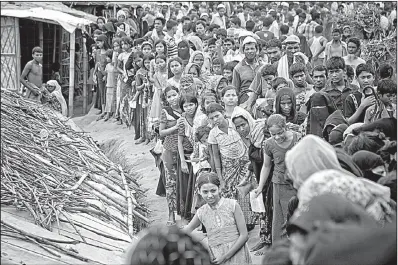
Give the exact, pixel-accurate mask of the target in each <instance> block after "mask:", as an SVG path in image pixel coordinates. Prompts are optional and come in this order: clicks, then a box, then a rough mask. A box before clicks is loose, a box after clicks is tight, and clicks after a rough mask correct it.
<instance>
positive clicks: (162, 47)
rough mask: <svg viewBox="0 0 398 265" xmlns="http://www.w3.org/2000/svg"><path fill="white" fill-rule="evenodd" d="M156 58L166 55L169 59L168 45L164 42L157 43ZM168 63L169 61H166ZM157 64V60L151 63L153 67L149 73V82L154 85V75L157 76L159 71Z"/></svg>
mask: <svg viewBox="0 0 398 265" xmlns="http://www.w3.org/2000/svg"><path fill="white" fill-rule="evenodd" d="M154 47H155V58H156V56H158V55H164V56H166V58H167V44H166V42H165V41H164V40H158V41H156V42H155V45H154ZM166 62H167V60H166ZM156 67H157V64H156V62H155V60H152V61H151V65H150V71H149V80H150V81H151V82H152V83H153V82H154V80H153V75H154V74H155V72H156V71H157V69H156Z"/></svg>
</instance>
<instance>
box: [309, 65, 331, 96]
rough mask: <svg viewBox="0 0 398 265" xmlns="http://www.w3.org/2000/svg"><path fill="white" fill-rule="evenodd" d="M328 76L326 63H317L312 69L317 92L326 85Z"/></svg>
mask: <svg viewBox="0 0 398 265" xmlns="http://www.w3.org/2000/svg"><path fill="white" fill-rule="evenodd" d="M327 78H328V70H327V69H326V67H325V66H324V65H317V66H315V67H314V69H313V70H312V80H313V81H314V89H315V91H316V92H319V91H321V90H322V89H324V88H325V86H326V80H327Z"/></svg>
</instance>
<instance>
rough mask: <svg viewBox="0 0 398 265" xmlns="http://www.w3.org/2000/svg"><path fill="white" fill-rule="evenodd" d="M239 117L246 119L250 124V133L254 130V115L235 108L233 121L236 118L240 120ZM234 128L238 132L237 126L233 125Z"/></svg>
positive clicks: (232, 116)
mask: <svg viewBox="0 0 398 265" xmlns="http://www.w3.org/2000/svg"><path fill="white" fill-rule="evenodd" d="M238 117H242V118H243V119H245V120H246V121H247V123H248V124H249V127H250V131H252V130H253V128H254V123H255V120H254V119H253V117H252V115H250V113H249V112H248V111H247V110H245V109H244V108H241V107H238V106H237V107H235V109H234V111H233V112H232V115H231V120H232V121H233V120H234V119H235V118H238ZM233 127H234V129H235V130H236V127H235V124H233Z"/></svg>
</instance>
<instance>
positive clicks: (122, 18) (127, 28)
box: [116, 10, 131, 37]
mask: <svg viewBox="0 0 398 265" xmlns="http://www.w3.org/2000/svg"><path fill="white" fill-rule="evenodd" d="M116 18H117V20H118V21H119V22H121V23H123V24H124V33H126V35H127V36H128V37H130V34H131V33H130V25H129V24H127V23H126V20H127V14H126V12H124V11H123V10H119V11H118V12H117V14H116Z"/></svg>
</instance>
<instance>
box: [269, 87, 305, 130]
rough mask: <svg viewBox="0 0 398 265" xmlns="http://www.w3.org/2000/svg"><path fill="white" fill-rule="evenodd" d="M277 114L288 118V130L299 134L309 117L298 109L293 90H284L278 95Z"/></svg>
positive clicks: (276, 102) (276, 100)
mask: <svg viewBox="0 0 398 265" xmlns="http://www.w3.org/2000/svg"><path fill="white" fill-rule="evenodd" d="M275 114H281V115H282V116H284V117H285V118H286V122H287V126H288V128H290V129H292V130H294V131H296V132H298V131H299V128H300V126H299V125H301V124H303V122H304V120H305V118H306V117H307V115H306V114H305V113H303V112H301V111H298V110H297V108H296V96H295V94H294V91H293V89H291V88H282V89H280V90H279V91H278V92H277V93H276V99H275Z"/></svg>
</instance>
